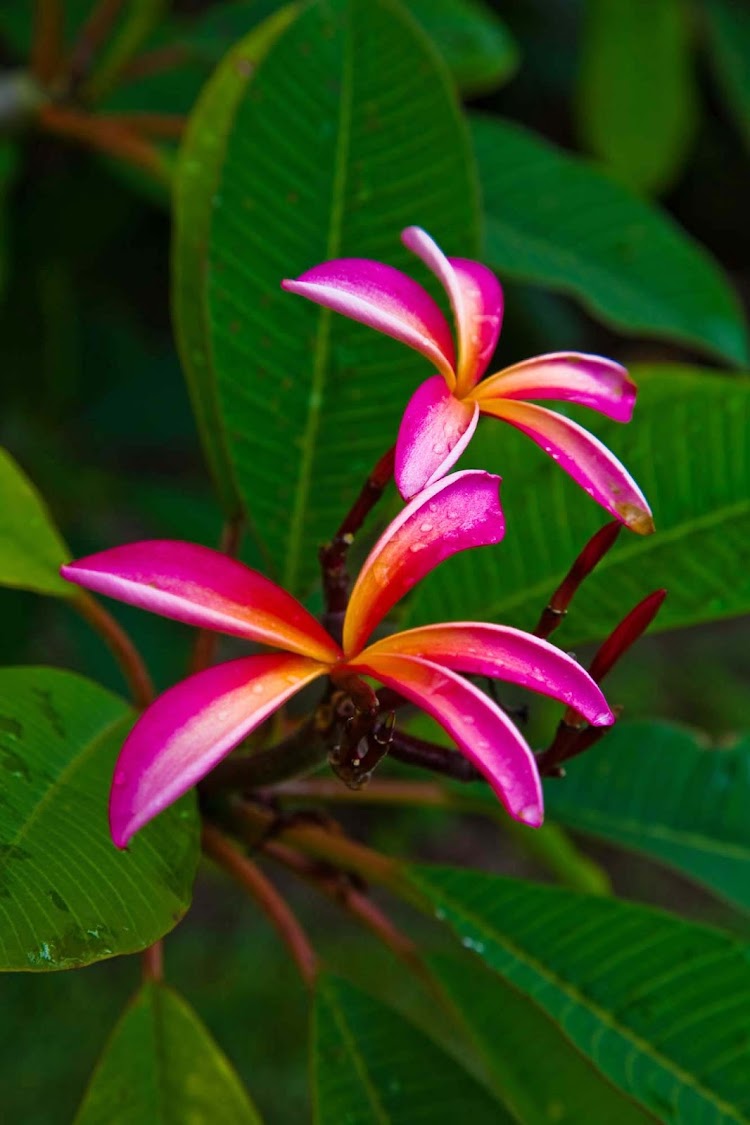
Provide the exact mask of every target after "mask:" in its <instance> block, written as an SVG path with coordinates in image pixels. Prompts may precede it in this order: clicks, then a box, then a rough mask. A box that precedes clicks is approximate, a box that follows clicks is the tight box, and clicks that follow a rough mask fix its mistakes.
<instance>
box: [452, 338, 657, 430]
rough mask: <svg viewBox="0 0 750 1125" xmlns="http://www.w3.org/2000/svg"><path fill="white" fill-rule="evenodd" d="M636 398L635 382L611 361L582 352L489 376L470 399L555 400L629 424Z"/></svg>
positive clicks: (529, 362) (535, 360)
mask: <svg viewBox="0 0 750 1125" xmlns="http://www.w3.org/2000/svg"><path fill="white" fill-rule="evenodd" d="M635 396H636V386H635V383H634V382H633V380H632V379H631V378H630V376H629V375H628V372H627V370H626V369H625V368H624V367H623V366H622V365H621V364H619V363H615V361H614V360H613V359H605V358H604V357H603V356H599V355H584V354H583V353H582V352H551V353H550V354H549V355H538V356H535V357H534V358H533V359H525V360H524V361H523V363H514V364H513V366H512V367H506V368H505V369H504V370H503V371H498V373H497V374H496V375H490V377H489V378H488V379H485V380H484V382H482V383H480V384H479V386H478V387H477V388H476V390H475V392H474V394H473V396H472V397H473V398H475V399H477V401H479V402H486V401H487V399H492V398H509V399H527V398H534V399H538V398H541V399H546V398H554V399H558V401H560V402H577V403H580V405H581V406H590V407H591V409H592V410H598V411H599V413H600V414H606V415H607V417H608V418H614V420H615V421H616V422H629V421H630V419H631V417H632V415H633V407H634V405H635Z"/></svg>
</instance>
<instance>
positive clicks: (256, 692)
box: [252, 684, 263, 695]
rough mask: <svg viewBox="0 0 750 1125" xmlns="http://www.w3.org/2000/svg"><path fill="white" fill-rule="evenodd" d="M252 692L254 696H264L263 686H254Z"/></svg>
mask: <svg viewBox="0 0 750 1125" xmlns="http://www.w3.org/2000/svg"><path fill="white" fill-rule="evenodd" d="M252 691H253V694H254V695H262V694H263V684H253V687H252Z"/></svg>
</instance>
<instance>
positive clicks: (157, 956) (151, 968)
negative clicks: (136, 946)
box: [141, 941, 164, 983]
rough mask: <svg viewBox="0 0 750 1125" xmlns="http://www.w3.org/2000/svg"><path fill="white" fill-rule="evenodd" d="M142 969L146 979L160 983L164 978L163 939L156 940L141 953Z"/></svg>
mask: <svg viewBox="0 0 750 1125" xmlns="http://www.w3.org/2000/svg"><path fill="white" fill-rule="evenodd" d="M141 970H142V973H143V979H144V981H155V982H156V983H159V982H160V981H163V980H164V947H163V944H162V942H161V941H155V942H154V944H153V945H150V946H149V947H148V949H144V951H143V953H142V954H141Z"/></svg>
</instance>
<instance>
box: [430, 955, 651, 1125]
mask: <svg viewBox="0 0 750 1125" xmlns="http://www.w3.org/2000/svg"><path fill="white" fill-rule="evenodd" d="M428 965H429V967H430V969H431V970H432V971H433V973H434V974H435V976H436V977H437V979H438V980H439V982H440V984H441V985H442V986H443V988H444V989H445V991H446V993H447V995H448V996H449V997H450V999H451V1001H452V1003H453V1006H454V1007H455V1009H456V1011H457V1013H458V1014H459V1016H460V1017H461V1020H462V1022H463V1023H464V1025H465V1027H466V1031H467V1033H468V1035H469V1037H470V1039H471V1040H472V1041H473V1044H474V1047H475V1049H476V1050H477V1052H478V1053H479V1055H480V1056H481V1057H482V1058H483V1059H484V1060H485V1061H486V1063H487V1065H488V1067H489V1069H490V1072H491V1073H492V1075H493V1076H494V1078H495V1081H496V1083H497V1090H498V1094H499V1096H500V1097H501V1098H502V1100H503V1101H504V1102H505V1103H506V1104H507V1105H508V1107H509V1108H510V1110H511V1111H512V1112H514V1113H515V1115H516V1117H517V1119H518V1120H519V1121H521V1122H523V1125H548V1123H549V1122H551V1121H554V1122H555V1123H556V1125H581V1122H592V1123H593V1122H602V1123H604V1122H612V1123H613V1125H646V1123H647V1122H652V1123H653V1122H654V1121H656V1118H654V1117H652V1116H651V1114H650V1113H647V1112H645V1111H644V1110H643V1109H641V1108H640V1107H639V1106H637V1105H636V1104H635V1103H634V1102H631V1101H630V1100H629V1099H627V1098H625V1097H623V1095H622V1094H621V1093H620V1092H619V1091H617V1090H616V1089H615V1088H614V1087H613V1086H611V1085H610V1083H609V1082H607V1081H606V1079H605V1078H603V1077H602V1075H601V1074H600V1072H599V1071H598V1070H597V1069H596V1067H595V1066H593V1065H592V1063H591V1062H589V1061H588V1059H586V1058H585V1057H584V1056H583V1055H581V1054H580V1053H579V1051H577V1050H576V1048H575V1047H574V1046H573V1044H572V1043H571V1042H570V1040H569V1039H567V1038H566V1036H565V1033H564V1031H563V1030H562V1028H561V1027H560V1025H559V1024H557V1023H555V1021H554V1020H552V1019H550V1017H549V1016H548V1015H546V1014H545V1012H544V1011H543V1010H542V1009H541V1008H540V1007H539V1006H538V1005H537V1004H535V1003H534V1002H533V1001H532V1000H531V999H530V998H529V997H528V996H525V995H524V994H523V993H521V992H519V991H517V990H516V989H515V988H513V987H511V986H510V985H509V984H508V983H507V982H506V981H505V980H503V979H502V977H499V976H497V975H496V974H494V973H491V972H489V971H488V970H487V969H486V968H485V967H483V966H482V965H481V963H480V962H479V961H478V960H476V959H471V960H470V959H469V957H468V956H467V957H457V956H455V955H449V954H440V955H433V956H431V957H429V958H428Z"/></svg>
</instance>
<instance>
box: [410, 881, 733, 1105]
mask: <svg viewBox="0 0 750 1125" xmlns="http://www.w3.org/2000/svg"><path fill="white" fill-rule="evenodd" d="M411 878H412V882H413V884H414V885H415V888H416V891H417V893H418V894H419V895H421V897H422V905H423V907H424V908H425V909H429V910H430V912H431V913H433V914H434V915H436V916H437V917H438V918H439V919H440V920H441V921H443V922H444V923H445V924H446V925H447V926H448V927H450V929H451V930H452V931H453V932H454V933H455V934H456V936H457V937H458V938H459V939H460V941H461V942H462V944H463V945H464V946H465V947H466V948H468V949H472V950H474V952H475V953H477V955H478V956H479V957H481V959H482V960H483V961H484V963H485V964H486V965H487V966H489V968H491V969H492V970H493V971H494V972H496V973H497V974H498V975H499V976H501V977H502V978H503V979H504V980H505V981H507V982H508V983H509V984H511V985H513V986H514V987H515V988H516V989H517V990H518V991H519V992H521V993H523V994H524V995H526V996H528V997H530V998H531V999H533V1000H534V1002H535V1003H536V1004H538V1005H539V1007H540V1008H542V1009H543V1010H544V1011H545V1012H546V1013H547V1015H548V1016H550V1017H551V1018H552V1019H553V1020H555V1021H556V1022H557V1023H558V1024H559V1025H560V1026H561V1027H562V1029H563V1030H564V1032H565V1034H566V1036H567V1037H568V1039H570V1041H571V1042H572V1043H573V1044H575V1046H576V1047H577V1048H578V1049H579V1050H580V1051H582V1052H584V1053H585V1054H586V1055H587V1056H588V1057H589V1058H590V1059H591V1060H592V1062H594V1063H595V1065H596V1066H597V1067H598V1068H599V1070H600V1071H601V1072H602V1073H603V1074H604V1075H605V1076H606V1077H607V1078H608V1079H609V1080H610V1082H612V1083H614V1085H615V1086H617V1087H619V1088H620V1089H621V1090H623V1091H624V1092H625V1093H627V1094H628V1095H630V1096H631V1097H633V1098H635V1099H636V1100H637V1101H638V1102H639V1103H640V1104H641V1105H643V1106H644V1107H645V1108H646V1109H647V1110H649V1111H650V1112H652V1113H653V1114H654V1115H655V1116H656V1118H657V1120H658V1121H663V1122H675V1123H677V1122H688V1121H690V1122H693V1121H696V1122H697V1121H700V1122H703V1123H705V1125H729V1123H734V1125H747V1122H748V1121H750V1069H748V1067H747V1052H748V1049H749V1048H750V958H748V950H747V946H746V945H744V944H742V943H740V942H737V941H734V940H733V939H732V938H730V937H728V936H726V935H724V934H722V933H720V932H718V931H716V930H711V929H709V928H708V927H703V926H697V925H693V924H690V923H687V922H683V921H681V920H680V919H677V918H673V917H671V916H670V915H667V914H663V913H661V912H660V911H656V910H649V909H647V908H645V907H636V906H632V905H630V904H626V903H623V902H618V901H615V900H614V899H606V898H588V897H586V896H585V895H577V894H574V893H572V892H570V891H564V890H560V889H558V888H556V887H541V886H534V885H533V884H529V883H521V882H519V881H516V880H513V879H503V878H499V877H497V876H494V875H486V874H484V873H480V872H476V871H461V870H456V869H451V868H439V867H435V868H428V867H413V868H411Z"/></svg>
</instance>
